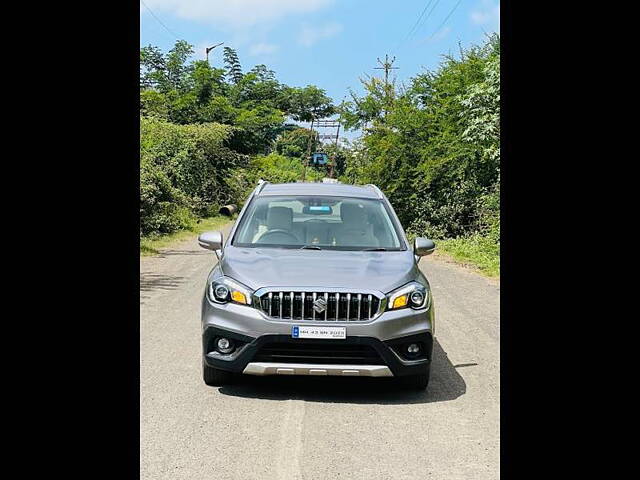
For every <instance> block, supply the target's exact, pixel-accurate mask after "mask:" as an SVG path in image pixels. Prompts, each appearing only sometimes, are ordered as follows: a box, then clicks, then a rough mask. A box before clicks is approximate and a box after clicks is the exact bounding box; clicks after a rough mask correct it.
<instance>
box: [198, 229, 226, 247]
mask: <svg viewBox="0 0 640 480" xmlns="http://www.w3.org/2000/svg"><path fill="white" fill-rule="evenodd" d="M198 243H199V244H200V246H201V247H202V248H206V249H207V250H213V251H215V250H220V249H221V248H222V232H218V231H215V232H203V233H201V234H200V235H199V236H198Z"/></svg>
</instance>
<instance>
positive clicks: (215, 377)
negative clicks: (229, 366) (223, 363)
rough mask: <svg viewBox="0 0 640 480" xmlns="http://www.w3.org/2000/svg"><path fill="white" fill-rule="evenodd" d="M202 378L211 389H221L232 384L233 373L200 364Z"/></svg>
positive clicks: (203, 363)
mask: <svg viewBox="0 0 640 480" xmlns="http://www.w3.org/2000/svg"><path fill="white" fill-rule="evenodd" d="M202 378H203V380H204V383H206V384H207V385H209V386H211V387H221V386H223V385H228V384H229V383H232V382H233V373H232V372H228V371H226V370H220V369H219V368H214V367H210V366H209V365H207V364H206V363H205V362H204V361H203V362H202Z"/></svg>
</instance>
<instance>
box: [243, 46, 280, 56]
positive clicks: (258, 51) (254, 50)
mask: <svg viewBox="0 0 640 480" xmlns="http://www.w3.org/2000/svg"><path fill="white" fill-rule="evenodd" d="M276 50H278V46H277V45H274V44H272V43H256V44H255V45H251V47H250V48H249V53H250V54H251V55H268V54H270V53H274V52H275V51H276Z"/></svg>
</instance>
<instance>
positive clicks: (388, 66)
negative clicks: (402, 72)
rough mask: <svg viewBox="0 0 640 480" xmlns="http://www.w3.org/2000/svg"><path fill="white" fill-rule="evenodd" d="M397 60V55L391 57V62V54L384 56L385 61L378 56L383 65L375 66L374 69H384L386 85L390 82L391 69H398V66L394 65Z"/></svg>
mask: <svg viewBox="0 0 640 480" xmlns="http://www.w3.org/2000/svg"><path fill="white" fill-rule="evenodd" d="M395 61H396V57H393V58H392V59H391V62H389V55H385V56H384V62H383V61H382V60H380V57H378V63H379V64H380V65H382V66H381V67H373V69H374V70H384V86H385V87H386V86H387V85H388V83H389V70H398V67H392V65H393V62H395Z"/></svg>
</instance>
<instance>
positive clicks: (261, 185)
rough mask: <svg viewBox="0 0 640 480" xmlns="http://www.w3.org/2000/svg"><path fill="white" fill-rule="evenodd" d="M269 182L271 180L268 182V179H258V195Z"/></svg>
mask: <svg viewBox="0 0 640 480" xmlns="http://www.w3.org/2000/svg"><path fill="white" fill-rule="evenodd" d="M268 183H270V182H267V181H266V180H263V179H260V180H258V188H257V190H256V195H258V194H259V193H260V192H261V191H262V189H263V188H264V186H265V185H266V184H268Z"/></svg>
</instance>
